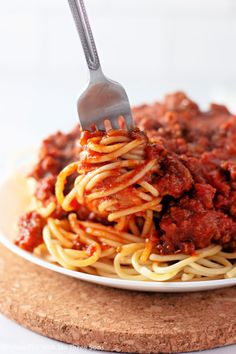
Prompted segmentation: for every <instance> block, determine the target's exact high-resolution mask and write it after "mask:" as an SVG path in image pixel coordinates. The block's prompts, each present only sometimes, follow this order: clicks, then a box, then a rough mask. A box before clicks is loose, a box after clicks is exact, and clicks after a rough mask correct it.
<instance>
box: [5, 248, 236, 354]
mask: <svg viewBox="0 0 236 354" xmlns="http://www.w3.org/2000/svg"><path fill="white" fill-rule="evenodd" d="M0 311H1V312H2V313H4V314H5V315H6V316H8V317H9V318H11V319H13V320H15V321H17V322H18V323H20V324H22V325H23V326H25V327H27V328H30V329H32V330H33V331H35V332H38V333H41V334H43V335H45V336H48V337H50V338H54V339H57V340H60V341H63V342H67V343H72V344H75V345H80V346H84V347H88V348H95V349H100V350H108V351H118V352H137V353H160V352H162V353H173V352H185V351H186V352H187V351H194V350H203V349H207V348H213V347H217V346H223V345H226V344H232V343H235V342H236V288H227V289H221V290H215V291H209V292H201V293H200V292H199V293H188V294H187V293H182V294H181V293H179V294H158V293H138V292H130V291H125V290H117V289H110V288H105V287H101V286H97V285H93V284H89V283H86V282H83V281H79V280H77V279H73V278H69V277H66V276H64V275H61V274H56V273H54V272H52V271H49V270H46V269H43V268H41V267H39V266H36V265H33V264H31V263H29V262H27V261H25V260H23V259H21V258H20V257H18V256H16V255H14V254H13V253H11V252H9V251H8V250H7V249H5V248H4V247H3V246H0Z"/></svg>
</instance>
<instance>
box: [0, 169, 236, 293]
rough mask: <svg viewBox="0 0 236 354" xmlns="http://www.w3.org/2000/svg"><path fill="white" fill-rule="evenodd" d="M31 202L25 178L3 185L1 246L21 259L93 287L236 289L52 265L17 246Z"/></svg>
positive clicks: (226, 284)
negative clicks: (20, 220)
mask: <svg viewBox="0 0 236 354" xmlns="http://www.w3.org/2000/svg"><path fill="white" fill-rule="evenodd" d="M28 202H29V195H28V193H27V187H26V180H25V178H23V177H22V175H19V174H17V175H13V176H11V177H9V178H7V179H6V180H5V181H3V182H2V183H1V184H0V242H1V243H2V244H3V245H4V246H6V247H7V248H8V249H9V250H11V251H12V252H14V253H15V254H17V255H18V256H20V257H22V258H24V259H26V260H27V261H30V262H32V263H34V264H37V265H39V266H41V267H44V268H47V269H50V270H51V271H54V272H57V273H61V274H64V275H68V276H70V277H74V278H78V279H81V280H85V281H88V282H91V283H95V284H99V285H105V286H109V287H114V288H121V289H126V290H137V291H152V292H187V291H202V290H210V289H217V288H224V287H229V286H232V285H236V278H233V279H222V280H207V281H195V282H149V281H147V282H142V281H136V280H135V281H133V280H123V279H115V278H114V279H111V278H106V277H101V276H96V275H90V274H85V273H81V272H76V271H74V270H69V269H64V268H62V267H60V266H57V265H54V264H50V263H48V262H46V261H44V260H42V259H39V258H37V257H35V256H33V255H32V254H31V253H29V252H26V251H24V250H22V249H20V248H19V247H17V246H15V245H14V243H13V239H14V237H15V235H16V222H17V219H18V217H19V215H20V214H21V213H22V212H23V211H24V210H25V208H26V206H27V203H28Z"/></svg>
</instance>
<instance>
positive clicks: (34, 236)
mask: <svg viewBox="0 0 236 354" xmlns="http://www.w3.org/2000/svg"><path fill="white" fill-rule="evenodd" d="M45 224H46V222H45V220H44V219H43V217H42V216H41V215H40V214H38V213H36V211H30V212H28V213H25V214H24V215H22V216H21V218H20V219H19V222H18V230H19V231H18V237H17V239H16V241H15V244H16V245H18V246H19V247H21V248H23V249H24V250H26V251H29V252H32V251H33V249H34V248H35V247H37V246H39V245H40V244H41V243H42V242H43V236H42V235H43V232H42V231H43V227H44V226H45Z"/></svg>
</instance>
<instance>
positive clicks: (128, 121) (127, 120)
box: [124, 112, 134, 130]
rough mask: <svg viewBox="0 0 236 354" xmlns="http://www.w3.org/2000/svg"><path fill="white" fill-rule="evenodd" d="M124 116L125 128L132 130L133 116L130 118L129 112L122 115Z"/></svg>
mask: <svg viewBox="0 0 236 354" xmlns="http://www.w3.org/2000/svg"><path fill="white" fill-rule="evenodd" d="M124 118H125V124H126V128H127V130H132V129H133V128H134V122H133V118H132V114H131V112H130V113H128V114H126V115H125V116H124Z"/></svg>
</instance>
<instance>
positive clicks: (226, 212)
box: [17, 92, 236, 254]
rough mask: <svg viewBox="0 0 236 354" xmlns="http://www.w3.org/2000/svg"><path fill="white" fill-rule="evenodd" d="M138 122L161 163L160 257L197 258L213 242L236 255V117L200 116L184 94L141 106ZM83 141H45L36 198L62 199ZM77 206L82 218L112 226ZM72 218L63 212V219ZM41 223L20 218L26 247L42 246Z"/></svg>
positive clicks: (214, 112) (213, 112)
mask: <svg viewBox="0 0 236 354" xmlns="http://www.w3.org/2000/svg"><path fill="white" fill-rule="evenodd" d="M133 115H134V119H135V121H136V123H137V126H138V127H139V128H140V129H141V130H144V131H145V133H146V134H147V136H148V138H149V139H151V142H152V143H151V144H149V145H148V147H147V149H146V155H147V158H148V159H152V158H157V160H158V162H157V168H156V172H154V173H153V174H152V175H151V176H150V175H149V176H147V179H148V181H149V182H151V183H152V184H153V185H154V186H155V187H156V188H157V189H158V190H159V192H160V195H161V196H162V198H163V199H162V204H163V208H162V211H161V213H159V214H158V215H156V219H155V224H156V233H155V238H154V239H155V243H156V247H157V249H158V250H159V252H160V253H161V254H171V253H175V252H183V253H185V254H194V252H195V250H196V249H198V248H204V247H206V246H208V245H209V244H210V243H212V242H214V243H218V244H220V245H222V246H223V248H224V249H225V250H227V251H234V250H236V116H235V115H232V114H231V113H230V112H229V111H228V110H227V108H226V107H224V106H222V105H217V104H212V105H211V106H210V109H209V111H208V112H201V111H200V109H199V107H198V105H197V104H196V103H194V102H193V101H191V100H190V99H189V98H188V97H187V96H186V95H185V94H184V93H182V92H177V93H175V94H172V95H168V96H166V98H165V100H164V102H162V103H159V102H157V103H154V104H153V105H142V106H139V107H136V108H134V109H133ZM96 134H97V135H96ZM96 134H95V133H92V136H91V134H90V133H87V134H84V135H83V136H82V137H81V140H80V142H81V143H82V145H83V144H86V142H87V140H88V139H89V138H91V137H96V136H97V137H100V136H101V133H100V132H97V133H96ZM134 134H136V133H134ZM79 137H80V132H79V127H76V128H75V129H74V130H73V131H72V132H71V133H69V134H63V133H57V134H55V135H52V136H50V137H49V138H48V139H46V140H44V141H43V143H42V147H41V149H40V154H39V161H38V163H37V165H36V166H35V168H34V169H33V171H32V173H31V177H33V178H34V179H35V180H36V182H37V188H36V191H35V194H36V197H37V198H38V199H39V200H41V201H42V202H43V203H45V205H46V204H47V203H48V202H49V201H50V200H52V199H53V200H55V192H54V188H55V180H56V176H57V174H58V173H59V172H60V171H61V169H62V168H63V167H65V166H66V165H67V164H68V163H70V162H72V161H76V160H78V158H79V153H80V144H78V141H79ZM72 182H73V181H69V182H68V183H72ZM76 206H77V207H78V211H77V213H78V217H79V218H82V219H86V218H88V219H90V220H94V221H98V222H101V221H102V222H103V223H105V221H104V220H101V219H99V218H98V217H97V216H96V215H94V214H93V213H90V212H89V211H88V210H86V208H84V207H82V208H81V207H80V206H78V205H77V204H76ZM80 212H81V215H80ZM65 216H66V214H65V212H63V211H62V210H60V208H59V207H58V208H57V217H58V218H63V217H65ZM41 219H42V218H41ZM41 219H40V218H39V216H38V215H36V214H35V213H31V214H26V215H25V216H23V217H22V218H21V220H20V222H19V226H20V233H19V238H18V241H17V243H18V244H19V245H20V246H21V247H23V248H25V249H28V250H32V248H33V246H34V242H33V241H32V240H33V239H35V244H38V242H40V240H41V239H40V231H39V230H40V229H42V227H43V225H44V221H43V220H41ZM25 228H26V229H27V230H26V231H25ZM25 233H26V234H27V233H28V234H27V235H26V236H25ZM27 240H30V241H29V242H28V241H27ZM91 253H92V252H91Z"/></svg>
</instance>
